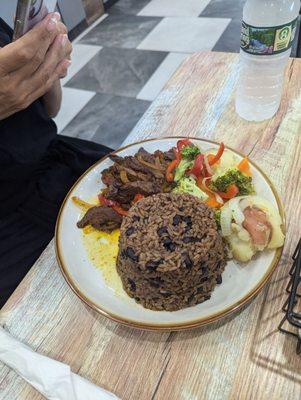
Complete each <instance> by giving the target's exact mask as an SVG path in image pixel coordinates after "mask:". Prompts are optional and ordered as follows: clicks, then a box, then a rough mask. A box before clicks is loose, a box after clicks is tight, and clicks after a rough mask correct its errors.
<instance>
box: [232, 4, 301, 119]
mask: <svg viewBox="0 0 301 400" xmlns="http://www.w3.org/2000/svg"><path fill="white" fill-rule="evenodd" d="M299 9H300V0H247V2H246V4H245V7H244V11H243V22H242V33H241V51H240V75H239V80H238V87H237V93H236V111H237V113H238V114H239V115H240V116H241V117H242V118H244V119H246V120H248V121H263V120H265V119H269V118H272V117H273V116H274V115H275V113H276V112H277V110H278V108H279V105H280V101H281V94H282V86H283V78H284V70H285V67H286V64H287V62H288V59H289V56H290V54H291V47H292V43H293V40H294V37H295V35H296V27H297V21H298V14H299Z"/></svg>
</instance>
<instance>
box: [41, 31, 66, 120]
mask: <svg viewBox="0 0 301 400" xmlns="http://www.w3.org/2000/svg"><path fill="white" fill-rule="evenodd" d="M61 41H62V46H66V44H67V42H68V36H67V34H66V35H64V36H62V37H61ZM71 51H72V47H71V49H70V54H71ZM69 56H70V55H69ZM70 64H71V60H69V61H68V60H66V66H67V67H68V66H69V65H70ZM43 103H44V107H45V109H46V112H47V114H48V115H49V117H50V118H55V117H56V116H57V114H58V113H59V111H60V108H61V104H62V87H61V82H60V80H57V81H56V82H55V83H54V84H53V86H52V88H51V89H50V90H49V92H47V93H45V94H44V96H43Z"/></svg>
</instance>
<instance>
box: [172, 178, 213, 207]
mask: <svg viewBox="0 0 301 400" xmlns="http://www.w3.org/2000/svg"><path fill="white" fill-rule="evenodd" d="M173 191H174V192H175V193H188V194H191V195H193V196H196V197H198V198H199V199H201V200H203V201H205V200H207V199H208V196H207V194H206V193H204V192H203V191H202V190H201V189H200V188H199V187H198V186H197V185H196V182H195V180H194V179H193V178H191V177H184V178H182V179H181V180H180V182H179V183H178V186H177V187H176V188H175V189H174V190H173Z"/></svg>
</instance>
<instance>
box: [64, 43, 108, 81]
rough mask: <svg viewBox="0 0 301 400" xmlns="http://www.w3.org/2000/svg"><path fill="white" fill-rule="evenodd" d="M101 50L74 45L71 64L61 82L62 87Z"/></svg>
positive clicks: (94, 47) (84, 45) (86, 45)
mask: <svg viewBox="0 0 301 400" xmlns="http://www.w3.org/2000/svg"><path fill="white" fill-rule="evenodd" d="M101 49H102V47H101V46H91V45H88V44H74V45H73V52H72V64H71V66H70V68H69V70H68V75H67V76H66V78H64V79H62V81H61V82H62V85H65V84H66V83H67V82H68V81H69V80H70V79H71V78H72V77H73V76H74V75H75V74H77V73H78V71H80V70H81V69H82V68H83V67H84V66H85V65H86V64H87V63H88V62H89V61H90V60H91V58H93V57H94V56H95V55H96V54H97V53H98V52H99V51H100V50H101Z"/></svg>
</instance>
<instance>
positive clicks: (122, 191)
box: [106, 181, 162, 204]
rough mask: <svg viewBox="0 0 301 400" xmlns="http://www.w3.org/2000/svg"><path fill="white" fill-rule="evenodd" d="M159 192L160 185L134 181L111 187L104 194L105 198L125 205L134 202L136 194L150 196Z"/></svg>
mask: <svg viewBox="0 0 301 400" xmlns="http://www.w3.org/2000/svg"><path fill="white" fill-rule="evenodd" d="M161 191H162V189H161V185H159V184H158V183H156V182H145V181H136V182H129V183H125V184H114V185H111V186H110V187H109V188H108V191H107V193H106V198H107V199H110V200H114V201H117V202H118V203H120V204H127V203H130V202H131V201H132V200H134V197H135V196H136V194H142V195H143V196H150V195H152V194H156V193H160V192H161Z"/></svg>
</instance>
